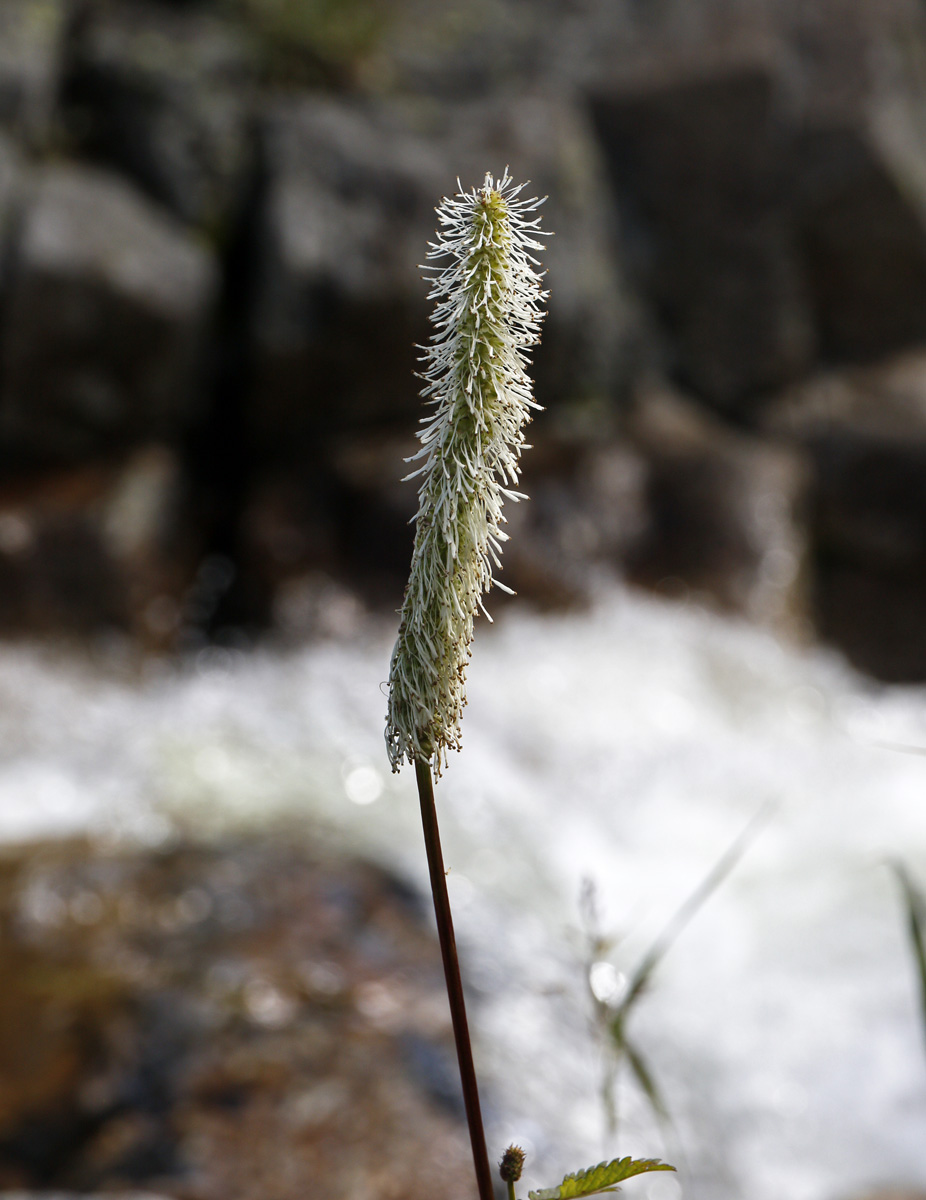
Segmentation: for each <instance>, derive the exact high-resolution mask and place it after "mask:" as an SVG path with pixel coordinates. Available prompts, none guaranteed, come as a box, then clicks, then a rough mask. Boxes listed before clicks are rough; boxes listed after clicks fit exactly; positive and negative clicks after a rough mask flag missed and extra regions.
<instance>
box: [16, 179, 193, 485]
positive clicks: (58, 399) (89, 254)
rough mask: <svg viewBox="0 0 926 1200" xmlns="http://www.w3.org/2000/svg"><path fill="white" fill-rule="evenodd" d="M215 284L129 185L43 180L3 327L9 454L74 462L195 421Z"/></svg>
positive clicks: (29, 214) (36, 182)
mask: <svg viewBox="0 0 926 1200" xmlns="http://www.w3.org/2000/svg"><path fill="white" fill-rule="evenodd" d="M216 284H217V278H216V271H215V266H214V263H213V261H212V259H211V258H210V256H209V255H208V254H207V253H205V252H204V251H203V250H202V249H201V248H199V247H198V246H197V245H195V244H194V243H193V242H191V241H190V240H189V239H188V238H187V237H186V235H185V234H184V233H183V232H182V231H180V230H178V229H175V228H174V225H173V223H172V221H171V220H170V218H169V217H167V216H166V215H165V214H162V213H161V212H159V211H157V210H156V209H154V208H153V207H152V206H151V205H150V204H149V202H148V201H147V200H145V198H144V197H142V196H140V195H139V194H138V193H137V192H136V191H135V189H134V188H133V187H132V186H131V185H130V184H127V183H124V182H123V181H121V180H119V179H117V178H113V177H112V176H109V175H106V174H104V173H102V172H99V171H96V170H94V169H91V168H88V167H83V166H81V167H78V166H49V167H46V168H44V169H43V170H42V171H40V172H39V173H38V174H37V176H36V177H35V178H34V179H33V180H32V183H31V195H30V196H29V198H28V200H27V202H26V208H25V214H24V217H23V223H22V229H21V231H20V236H19V238H18V241H17V244H16V248H15V253H14V256H13V260H12V266H11V272H10V281H9V289H8V296H7V303H6V321H5V325H4V329H3V379H4V398H3V407H2V413H0V438H2V439H4V440H5V441H6V442H7V443H8V445H9V446H10V449H11V453H15V452H16V451H18V452H19V453H20V454H21V455H22V456H23V457H25V458H26V460H27V461H28V459H29V458H30V457H31V458H33V459H34V460H38V461H39V462H42V461H43V460H44V461H48V460H52V461H53V460H55V459H65V460H66V459H71V460H73V459H75V458H79V457H81V456H83V455H88V454H94V453H99V451H100V450H101V449H105V448H108V447H112V446H113V445H115V446H117V447H118V446H124V445H126V444H130V443H131V442H132V441H133V440H134V441H137V440H139V438H140V437H141V436H143V435H144V434H145V433H146V432H150V433H153V434H155V435H157V433H158V432H160V434H161V435H162V436H164V435H170V434H173V433H175V432H176V431H177V430H178V429H180V428H183V427H184V426H185V425H189V423H190V420H191V410H192V408H193V405H194V403H195V400H196V396H197V393H198V388H197V385H198V384H200V383H201V380H200V379H199V378H198V375H197V372H198V370H199V369H201V365H202V362H201V356H202V352H203V342H204V338H205V335H206V333H207V331H208V325H209V320H210V316H211V311H212V307H213V303H214V300H215V294H216Z"/></svg>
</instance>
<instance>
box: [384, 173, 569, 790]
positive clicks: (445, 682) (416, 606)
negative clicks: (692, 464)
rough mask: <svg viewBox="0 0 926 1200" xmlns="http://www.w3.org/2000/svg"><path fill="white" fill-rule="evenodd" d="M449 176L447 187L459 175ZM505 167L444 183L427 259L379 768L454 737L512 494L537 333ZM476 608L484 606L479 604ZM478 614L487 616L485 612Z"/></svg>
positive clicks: (533, 286) (527, 261)
mask: <svg viewBox="0 0 926 1200" xmlns="http://www.w3.org/2000/svg"><path fill="white" fill-rule="evenodd" d="M457 186H458V187H460V184H459V180H458V181H457ZM524 186H525V185H524V184H520V185H515V184H514V183H513V182H512V180H511V179H510V177H509V175H508V170H507V168H506V169H505V173H504V175H503V176H502V178H501V179H500V180H498V182H495V181H494V180H493V179H492V176H491V175H486V177H485V183H484V184H483V186H482V187H481V188H478V189H477V188H474V189H473V190H472V191H471V192H464V191H463V189H462V187H460V190H459V192H458V193H457V195H456V196H454V197H452V198H448V197H445V198H444V199H443V200H442V201H441V203H440V205H439V206H438V208H437V217H438V221H439V223H440V228H439V229H438V232H437V241H436V242H432V243H429V250H428V255H427V257H428V259H438V260H445V262H444V265H442V266H435V267H431V266H428V267H425V268H424V269H425V270H427V271H429V272H431V273H432V284H433V286H432V289H431V292H430V294H429V297H428V298H429V299H433V300H436V301H437V303H436V305H435V308H434V312H433V314H432V316H431V320H432V322H433V324H434V329H435V332H434V333H433V334H432V335H431V339H430V344H429V345H428V346H424V347H421V349H422V350H423V351H424V353H423V355H422V362H423V363H424V364H425V366H424V370H423V371H422V372H421V378H422V379H423V380H424V381H425V386H424V387H423V388H422V391H421V395H422V397H423V398H424V399H425V401H426V402H427V404H429V405H431V406H432V407H433V409H434V411H433V412H432V413H430V414H429V415H428V416H426V417H425V418H424V420H423V421H422V426H421V429H420V430H419V433H418V436H419V438H420V440H421V443H422V445H421V449H420V450H419V451H418V453H417V454H415V455H414V456H413V458H411V459H409V460H408V461H409V462H413V461H415V460H416V459H421V460H422V465H421V466H420V467H419V468H418V469H417V470H416V471H413V472H412V474H411V475H409V476H407V478H408V479H414V478H416V477H420V478H421V485H420V487H419V491H418V501H419V506H418V515H417V517H416V518H415V520H416V529H415V547H414V551H413V553H412V565H411V573H410V576H409V581H408V587H407V588H406V590H405V601H404V603H403V606H402V618H401V623H400V626H399V636H398V640H397V641H396V645H395V649H394V650H393V653H392V662H391V665H390V670H389V711H388V714H387V719H386V746H387V749H388V752H389V760H390V762H391V763H392V769H393V770H394V771H397V770H398V769H399V767H400V766H401V764H402V763H403V761H405V760H406V759H407V760H408V761H409V762H410V763H414V762H416V761H419V762H428V763H430V762H432V760H433V765H434V768H435V770H436V772H437V774H440V769H441V766H442V764H444V763H446V760H447V751H448V750H459V748H460V739H461V728H460V723H461V717H462V714H463V707H464V705H465V704H466V666H467V663H468V661H469V657H470V644H471V642H472V638H473V619H474V617H475V614H476V608H477V607H479V608H481V609H482V611H483V612H485V607H484V605H483V602H482V597H483V594H484V593H485V592H487V591H488V590H489V588H490V587H492V585H493V584H496V585H497V586H498V587H500V588H502V590H503V591H510V589H508V588H505V586H504V584H502V583H499V582H498V581H497V580H496V579H495V578H494V577H493V574H492V569H493V566H494V567H497V568H500V567H501V562H500V558H499V556H500V553H501V548H502V543H503V542H505V541H507V537H508V535H507V534H506V533H505V532H504V531H503V529H502V525H503V523H504V520H505V518H504V516H503V515H502V501H503V500H504V499H508V500H520V499H525V497H523V496H522V495H521V494H520V493H519V492H517V491H514V490H513V488H514V486H515V485H516V484H517V482H518V473H519V460H520V455H521V451H522V450H523V449H525V448H526V443H525V441H524V437H523V430H524V426H525V425H526V423H527V422H528V421H529V420H530V417H531V410H532V409H537V408H539V405H537V404H536V403H535V402H534V399H533V395H532V387H531V381H530V379H529V378H528V376H527V373H526V367H527V365H528V361H529V360H528V351H529V349H530V348H531V347H532V346H535V345H536V344H537V343H538V341H539V340H540V325H541V322H542V320H543V301H544V300H545V299H546V297H547V293H546V292H544V291H543V290H542V288H541V282H540V281H541V277H542V272H541V271H540V270H539V269H538V268H539V266H540V264H539V263H538V261H537V259H535V258H533V257H532V256H531V253H530V252H531V251H532V250H542V249H543V246H542V245H541V244H540V243H539V242H537V241H536V240H535V235H539V236H545V235H544V234H543V232H542V231H540V230H539V224H540V218H539V217H532V216H531V214H532V213H534V212H535V211H536V209H537V208H538V207H539V206H540V205H541V204H542V203H543V201H542V200H536V199H533V200H521V199H519V198H518V197H519V194H520V192H521V190H522V188H523V187H524ZM486 616H487V617H488V613H486ZM489 619H490V620H491V618H489Z"/></svg>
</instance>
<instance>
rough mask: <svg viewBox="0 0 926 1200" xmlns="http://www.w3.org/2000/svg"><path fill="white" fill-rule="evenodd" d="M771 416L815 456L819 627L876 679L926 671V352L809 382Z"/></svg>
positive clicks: (770, 422)
mask: <svg viewBox="0 0 926 1200" xmlns="http://www.w3.org/2000/svg"><path fill="white" fill-rule="evenodd" d="M766 424H767V428H769V429H770V430H771V431H773V432H775V433H776V434H777V435H778V436H779V437H783V438H787V439H789V440H791V441H793V442H795V443H797V444H799V445H801V446H802V447H803V448H804V450H805V452H806V453H807V455H808V456H809V461H810V463H811V488H810V499H811V503H810V511H809V522H810V536H811V539H812V544H813V551H814V574H815V588H816V594H815V606H816V617H817V623H818V627H819V629H820V632H821V633H822V634H823V635H824V636H825V637H827V638H829V639H830V640H832V641H834V642H835V643H836V644H837V645H839V646H840V647H841V648H842V649H843V650H844V651H845V652H846V653H847V654H848V656H849V657H850V659H851V660H852V661H853V662H854V663H855V665H856V666H858V667H860V668H861V669H863V670H865V671H868V672H870V673H871V674H874V675H876V676H878V677H879V678H882V679H887V680H894V681H911V680H920V679H923V678H926V631H924V630H923V628H922V622H921V614H922V611H923V606H924V604H926V356H924V355H923V354H922V353H919V354H910V355H906V356H903V357H901V358H898V359H895V360H893V361H890V362H888V363H886V364H883V365H881V366H878V367H871V368H867V369H856V370H852V371H844V372H842V373H834V374H831V375H829V376H824V377H822V378H819V379H817V380H814V381H811V382H810V383H808V384H806V385H804V386H802V387H799V388H795V389H793V390H792V391H791V392H790V393H789V394H788V395H786V396H785V397H784V398H783V399H782V400H781V401H780V402H779V403H778V404H776V405H775V406H774V407H773V408H772V409H771V410H770V411H769V413H768V415H767V421H766Z"/></svg>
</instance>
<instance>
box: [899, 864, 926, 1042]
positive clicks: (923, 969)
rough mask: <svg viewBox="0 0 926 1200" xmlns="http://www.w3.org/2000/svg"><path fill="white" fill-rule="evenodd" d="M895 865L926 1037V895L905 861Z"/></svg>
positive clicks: (925, 1035)
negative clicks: (917, 980)
mask: <svg viewBox="0 0 926 1200" xmlns="http://www.w3.org/2000/svg"><path fill="white" fill-rule="evenodd" d="M893 867H894V874H895V875H896V876H897V881H898V883H899V884H900V891H901V895H902V896H903V901H904V906H905V908H906V916H907V933H908V935H909V938H910V944H911V945H912V947H913V957H914V960H915V962H916V970H917V974H918V976H919V987H920V1017H921V1018H922V1022H923V1036H924V1037H926V897H924V895H923V893H922V891H921V890H920V889H919V888H918V887H917V886H916V884H915V883H914V882H913V880H912V879H911V877H910V873H909V871H908V870H907V868H906V867H905V866H904V864H903V863H901V862H897V863H894V864H893Z"/></svg>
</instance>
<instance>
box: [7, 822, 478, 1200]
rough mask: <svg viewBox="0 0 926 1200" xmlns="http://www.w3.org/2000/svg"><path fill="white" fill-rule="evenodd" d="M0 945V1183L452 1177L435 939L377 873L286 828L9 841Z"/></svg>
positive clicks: (463, 1174)
mask: <svg viewBox="0 0 926 1200" xmlns="http://www.w3.org/2000/svg"><path fill="white" fill-rule="evenodd" d="M0 963H2V967H3V973H4V980H5V985H4V989H3V995H2V997H0V1018H2V1019H0V1068H2V1069H0V1186H3V1187H6V1188H11V1187H13V1188H22V1189H29V1190H33V1189H35V1188H43V1189H46V1190H47V1189H56V1190H57V1189H65V1190H69V1189H73V1190H77V1191H81V1192H87V1191H94V1190H97V1189H98V1190H104V1191H106V1192H107V1193H109V1194H111V1193H112V1192H113V1191H120V1190H122V1191H124V1190H126V1189H129V1188H135V1189H137V1188H142V1187H144V1188H150V1189H151V1190H152V1191H156V1192H157V1193H159V1194H160V1195H163V1196H176V1197H183V1198H184V1200H237V1198H241V1200H244V1198H245V1197H253V1196H254V1195H258V1194H259V1195H261V1196H266V1197H268V1200H289V1198H292V1200H297V1198H298V1197H303V1196H306V1195H311V1196H316V1195H317V1196H322V1195H324V1196H354V1195H363V1196H366V1197H368V1198H369V1200H380V1198H382V1200H395V1198H396V1197H399V1196H402V1197H403V1198H407V1200H425V1197H427V1198H428V1200H431V1198H432V1197H433V1195H434V1180H435V1179H436V1178H439V1179H440V1180H441V1195H442V1196H444V1195H446V1196H447V1197H448V1200H463V1198H464V1197H469V1195H470V1193H471V1186H472V1185H471V1183H470V1176H469V1174H468V1172H467V1160H468V1146H467V1142H466V1139H465V1133H464V1132H463V1128H462V1122H461V1119H460V1113H459V1111H458V1110H459V1101H458V1100H457V1094H458V1092H456V1091H455V1092H454V1094H453V1096H452V1097H446V1096H444V1098H441V1096H442V1089H443V1088H444V1087H445V1086H446V1079H449V1078H452V1077H453V1071H454V1067H453V1059H452V1044H451V1043H450V1039H449V1017H448V1013H447V1008H446V1001H445V998H444V993H443V983H442V976H441V969H440V960H439V957H438V954H437V947H436V944H435V941H434V939H433V937H432V935H431V933H430V931H429V929H428V927H427V925H426V924H425V921H424V915H423V908H422V907H420V906H419V902H418V900H417V897H415V896H413V895H412V894H411V893H410V892H409V891H408V890H407V889H406V888H404V887H403V885H401V884H400V883H398V882H397V881H396V880H395V879H393V878H391V877H390V876H388V875H386V874H385V873H384V872H382V871H379V870H377V869H375V868H373V867H369V866H366V865H364V864H362V863H358V862H356V861H350V860H345V859H343V858H341V857H339V856H337V855H333V854H331V853H330V851H326V852H322V851H320V850H311V849H308V848H307V847H306V846H305V843H304V842H303V841H301V840H300V839H299V838H297V837H291V836H280V837H278V838H267V837H264V838H261V839H255V840H253V841H249V842H245V841H241V842H237V843H228V842H225V843H223V844H218V845H213V846H211V847H208V848H206V847H196V846H185V845H182V844H180V845H176V846H174V847H171V848H168V849H164V850H160V851H137V852H132V851H121V852H110V853H103V852H94V851H92V850H90V849H88V848H87V847H83V846H79V845H71V846H67V845H63V846H55V845H49V846H40V847H36V848H33V849H31V850H28V851H25V852H21V853H18V854H17V853H16V852H13V851H8V852H7V853H6V855H5V857H4V859H3V861H2V863H0ZM422 1046H425V1047H427V1048H428V1052H427V1053H426V1054H424V1053H421V1052H419V1051H420V1047H422ZM415 1047H418V1048H419V1050H418V1051H416V1050H415V1049H414V1048H415Z"/></svg>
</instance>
